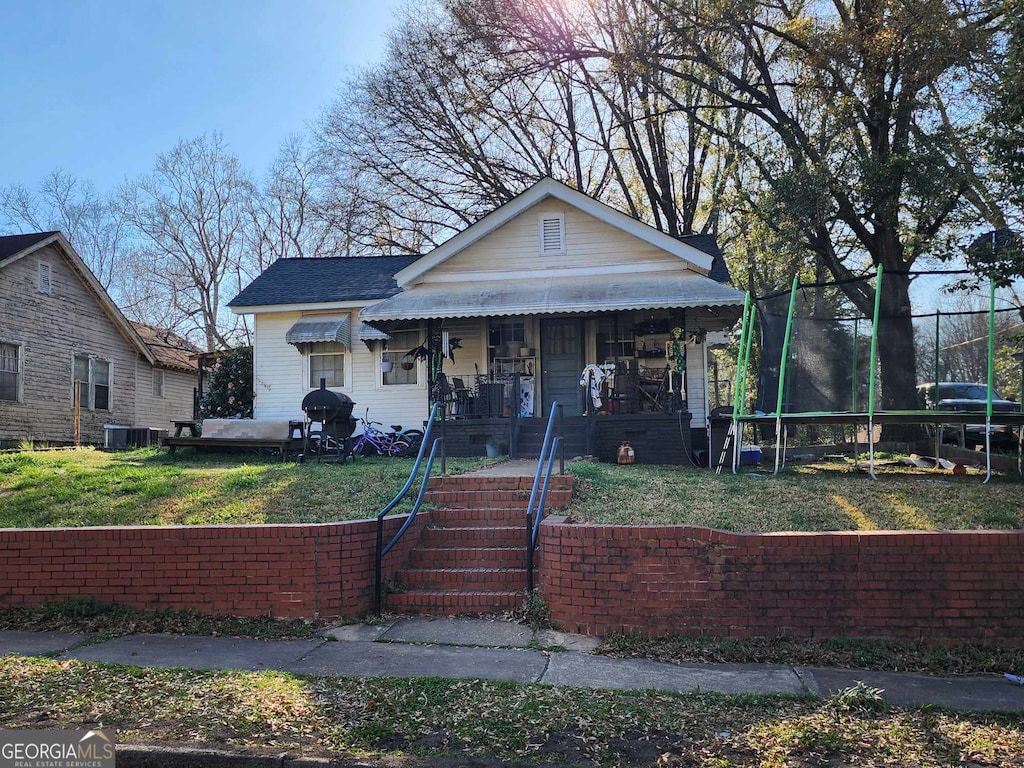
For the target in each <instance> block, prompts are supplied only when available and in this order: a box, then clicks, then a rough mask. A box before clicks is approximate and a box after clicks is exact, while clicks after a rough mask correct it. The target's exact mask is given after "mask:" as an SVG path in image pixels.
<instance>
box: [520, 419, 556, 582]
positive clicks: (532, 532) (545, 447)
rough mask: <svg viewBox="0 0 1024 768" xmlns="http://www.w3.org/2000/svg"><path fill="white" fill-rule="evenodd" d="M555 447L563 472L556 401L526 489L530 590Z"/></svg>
mask: <svg viewBox="0 0 1024 768" xmlns="http://www.w3.org/2000/svg"><path fill="white" fill-rule="evenodd" d="M556 419H557V422H558V429H557V433H558V434H557V435H555V434H553V432H554V431H555V422H556ZM559 449H560V450H559ZM556 450H558V452H559V456H560V462H559V468H558V474H559V475H564V474H565V446H564V444H563V443H562V406H561V405H559V404H558V403H557V402H555V403H552V404H551V413H550V414H549V415H548V425H547V429H546V430H545V431H544V442H543V443H542V444H541V447H540V456H539V457H538V458H537V472H536V473H535V474H534V477H533V488H532V489H531V490H530V501H529V502H528V503H527V505H526V589H527V591H528V592H532V591H533V552H534V550H535V549H536V547H537V534H538V531H539V530H540V521H541V519H542V518H543V517H544V502H545V501H547V495H548V484H549V483H550V482H551V470H552V467H553V466H554V463H555V451H556ZM545 462H547V472H546V473H545V472H544V464H545ZM542 474H543V475H544V484H543V487H541V475H542ZM538 494H539V498H538ZM534 502H537V508H536V511H534Z"/></svg>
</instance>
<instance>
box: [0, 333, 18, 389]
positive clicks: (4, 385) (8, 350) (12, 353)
mask: <svg viewBox="0 0 1024 768" xmlns="http://www.w3.org/2000/svg"><path fill="white" fill-rule="evenodd" d="M0 400H13V401H15V402H17V401H19V400H21V347H20V346H18V345H17V344H10V343H8V342H5V341H0Z"/></svg>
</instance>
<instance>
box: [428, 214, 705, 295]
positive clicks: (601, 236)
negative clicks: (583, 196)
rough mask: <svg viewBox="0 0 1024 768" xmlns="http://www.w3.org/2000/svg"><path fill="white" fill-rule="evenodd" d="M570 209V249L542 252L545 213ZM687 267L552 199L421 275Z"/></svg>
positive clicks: (465, 276) (470, 277) (473, 276)
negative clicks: (563, 252)
mask: <svg viewBox="0 0 1024 768" xmlns="http://www.w3.org/2000/svg"><path fill="white" fill-rule="evenodd" d="M556 213H564V214H565V245H566V248H565V254H564V255H556V256H553V255H547V256H541V255H540V252H539V251H540V248H539V231H540V230H539V226H540V220H541V217H542V216H543V215H544V214H549V215H550V214H556ZM626 265H628V269H629V270H630V271H633V272H638V271H643V270H645V269H659V270H665V269H668V270H677V269H678V270H683V271H686V270H687V265H686V262H684V261H683V260H682V259H680V258H678V257H677V256H674V255H672V254H670V253H666V252H665V251H663V250H661V249H660V248H657V247H655V246H653V245H650V244H649V243H645V242H644V241H642V240H639V239H637V238H635V237H633V236H632V235H630V234H628V233H626V232H623V231H622V230H621V229H618V228H617V227H613V226H611V225H609V224H606V223H604V222H602V221H599V220H598V219H595V218H594V217H593V216H590V215H589V214H586V213H584V212H583V211H580V210H578V209H576V208H573V207H571V206H568V205H566V204H565V203H563V202H561V201H560V200H555V199H550V198H549V199H547V200H545V201H543V202H540V203H538V204H537V205H535V206H533V207H532V208H530V209H529V210H527V211H524V212H523V213H521V214H520V215H519V216H517V217H516V218H515V219H513V220H512V221H510V222H508V223H507V224H505V225H503V226H501V227H499V228H498V229H496V230H494V231H493V232H491V233H490V234H488V235H487V236H486V237H484V238H482V239H481V240H480V241H478V242H476V243H474V244H473V245H471V246H469V247H468V248H466V249H464V250H463V251H461V252H459V253H457V254H456V255H454V256H452V258H450V259H448V260H447V261H445V262H444V263H442V264H439V265H438V266H436V267H435V268H434V269H432V270H430V271H429V272H427V273H426V274H424V275H423V276H422V280H423V281H424V282H431V281H434V280H437V279H438V278H441V279H452V278H454V277H461V278H462V279H465V280H483V279H488V276H489V275H498V274H501V273H507V272H522V271H538V272H539V271H548V270H552V269H588V270H592V269H595V268H600V267H611V268H616V267H618V268H621V267H624V266H626Z"/></svg>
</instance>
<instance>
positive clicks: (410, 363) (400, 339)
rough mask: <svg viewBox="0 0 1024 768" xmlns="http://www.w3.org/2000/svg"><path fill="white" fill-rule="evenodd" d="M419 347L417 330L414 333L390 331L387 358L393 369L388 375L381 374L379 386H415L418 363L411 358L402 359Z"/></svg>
mask: <svg viewBox="0 0 1024 768" xmlns="http://www.w3.org/2000/svg"><path fill="white" fill-rule="evenodd" d="M419 345H420V332H419V329H417V330H414V331H392V332H391V340H390V341H388V350H387V351H388V357H389V358H390V360H391V362H392V363H393V367H392V369H391V371H390V372H388V373H384V372H382V373H381V384H383V385H384V386H391V385H396V384H416V383H417V381H418V380H419V379H418V375H419V367H420V366H419V363H418V362H417V361H416V360H413V359H412V358H411V357H403V355H405V353H406V352H408V351H409V350H410V349H415V348H416V347H418V346H419Z"/></svg>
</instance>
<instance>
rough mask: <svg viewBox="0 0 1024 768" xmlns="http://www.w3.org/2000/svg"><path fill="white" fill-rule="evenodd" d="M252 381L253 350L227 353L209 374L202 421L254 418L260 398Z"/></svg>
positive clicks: (250, 348)
mask: <svg viewBox="0 0 1024 768" xmlns="http://www.w3.org/2000/svg"><path fill="white" fill-rule="evenodd" d="M252 382H253V379H252V347H235V348H234V349H229V350H226V351H225V352H224V353H223V354H221V355H220V357H218V358H217V361H216V362H215V363H214V364H213V368H211V369H210V372H209V374H208V375H207V379H206V386H205V390H206V391H205V392H204V393H203V399H202V401H201V402H200V403H199V418H201V419H231V418H234V417H236V416H239V415H240V416H241V418H243V419H251V418H252V412H253V399H254V398H255V396H256V395H255V392H253V386H252Z"/></svg>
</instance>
